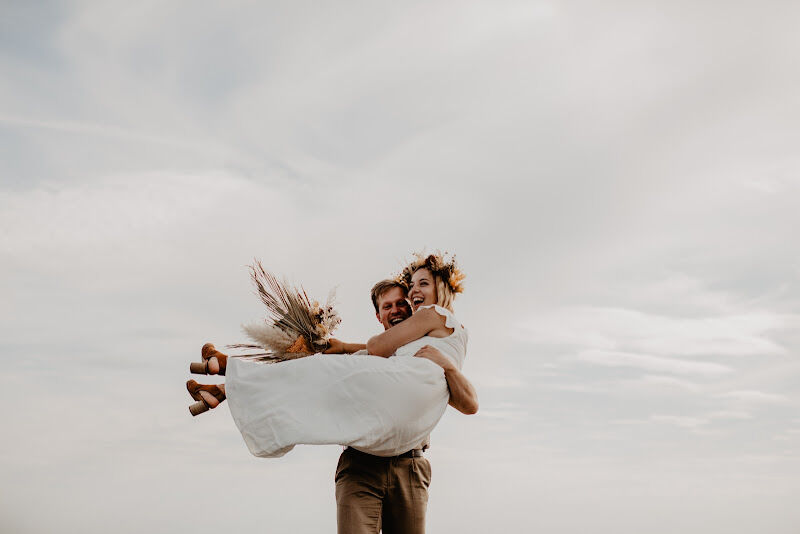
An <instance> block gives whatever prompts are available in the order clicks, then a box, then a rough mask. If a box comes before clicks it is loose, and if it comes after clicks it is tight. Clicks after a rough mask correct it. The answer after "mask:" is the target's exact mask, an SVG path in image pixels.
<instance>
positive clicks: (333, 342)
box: [322, 338, 344, 354]
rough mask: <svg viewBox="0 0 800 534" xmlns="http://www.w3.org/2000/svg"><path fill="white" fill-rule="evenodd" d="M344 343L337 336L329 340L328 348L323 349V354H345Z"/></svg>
mask: <svg viewBox="0 0 800 534" xmlns="http://www.w3.org/2000/svg"><path fill="white" fill-rule="evenodd" d="M343 353H344V343H343V342H342V341H339V340H338V339H336V338H330V339H329V340H328V348H327V349H325V350H323V351H322V354H343Z"/></svg>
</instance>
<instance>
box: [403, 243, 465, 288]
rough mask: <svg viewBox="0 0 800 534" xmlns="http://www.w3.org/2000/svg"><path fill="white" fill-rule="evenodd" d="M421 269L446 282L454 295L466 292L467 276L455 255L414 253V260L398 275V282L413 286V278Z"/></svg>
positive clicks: (437, 252)
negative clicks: (465, 282) (460, 267)
mask: <svg viewBox="0 0 800 534" xmlns="http://www.w3.org/2000/svg"><path fill="white" fill-rule="evenodd" d="M419 269H428V270H429V271H430V272H431V274H432V275H433V276H434V277H436V278H438V279H440V280H442V281H444V283H446V284H447V285H448V286H449V287H450V291H452V292H453V293H461V292H463V291H464V278H466V275H465V274H464V273H463V272H461V269H459V268H458V265H457V264H456V256H455V254H453V255H450V254H449V253H448V252H445V253H444V254H442V253H441V252H439V251H438V250H437V251H436V253H435V254H427V255H426V254H425V253H422V252H415V253H414V260H413V261H412V262H411V263H409V264H408V265H406V267H405V268H404V269H403V270H402V272H401V273H400V274H399V275H397V278H396V280H397V281H398V282H400V283H401V284H404V285H405V286H406V287H410V286H411V276H412V275H413V274H414V273H415V272H416V271H417V270H419Z"/></svg>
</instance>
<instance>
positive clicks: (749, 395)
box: [717, 389, 789, 404]
mask: <svg viewBox="0 0 800 534" xmlns="http://www.w3.org/2000/svg"><path fill="white" fill-rule="evenodd" d="M717 397H718V398H720V399H732V400H737V401H742V402H745V403H754V404H762V403H763V404H784V403H787V402H789V398H788V397H786V396H785V395H780V394H777V393H767V392H765V391H758V390H754V389H742V390H735V391H728V392H725V393H720V394H718V395H717Z"/></svg>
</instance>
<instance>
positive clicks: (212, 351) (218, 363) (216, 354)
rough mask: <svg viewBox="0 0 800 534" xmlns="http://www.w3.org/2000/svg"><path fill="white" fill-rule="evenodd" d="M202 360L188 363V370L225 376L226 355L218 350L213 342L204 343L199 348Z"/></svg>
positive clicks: (195, 372) (200, 373)
mask: <svg viewBox="0 0 800 534" xmlns="http://www.w3.org/2000/svg"><path fill="white" fill-rule="evenodd" d="M201 354H202V356H203V361H202V362H192V363H190V364H189V372H191V373H194V374H196V375H221V376H225V368H226V367H227V366H228V356H227V355H225V354H223V353H221V352H220V351H218V350H217V349H216V348H215V347H214V345H213V344H211V343H206V344H205V345H203V348H202V350H201Z"/></svg>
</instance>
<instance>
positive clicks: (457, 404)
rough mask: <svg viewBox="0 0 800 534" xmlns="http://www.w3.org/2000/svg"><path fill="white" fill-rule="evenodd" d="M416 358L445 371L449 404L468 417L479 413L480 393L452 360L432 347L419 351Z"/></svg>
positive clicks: (425, 347) (426, 346)
mask: <svg viewBox="0 0 800 534" xmlns="http://www.w3.org/2000/svg"><path fill="white" fill-rule="evenodd" d="M414 356H417V357H418V358H428V359H429V360H430V361H432V362H433V363H435V364H437V365H439V366H440V367H441V368H442V369H444V378H445V380H447V388H448V389H449V390H450V402H449V403H448V404H450V406H452V407H453V408H455V409H456V410H458V411H459V412H461V413H463V414H467V415H472V414H474V413H477V412H478V393H477V392H476V391H475V388H474V387H473V385H472V384H471V383H470V381H469V380H467V377H466V376H464V375H463V374H462V373H461V371H459V370H458V368H457V367H456V366H455V364H454V363H453V362H452V361H451V360H450V358H448V357H447V356H445V355H444V354H442V353H441V352H440V351H439V350H438V349H435V348H433V347H431V346H430V345H425V346H424V347H422V348H421V349H419V350H418V351H417V353H416V354H415V355H414Z"/></svg>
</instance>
